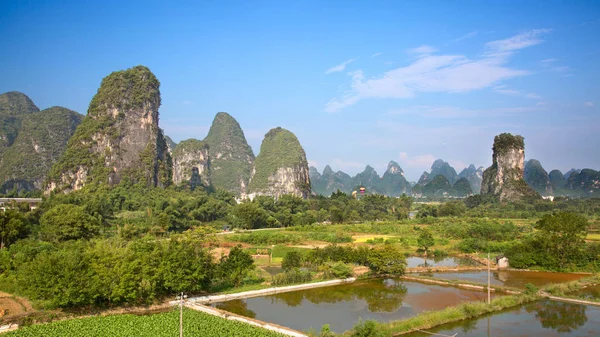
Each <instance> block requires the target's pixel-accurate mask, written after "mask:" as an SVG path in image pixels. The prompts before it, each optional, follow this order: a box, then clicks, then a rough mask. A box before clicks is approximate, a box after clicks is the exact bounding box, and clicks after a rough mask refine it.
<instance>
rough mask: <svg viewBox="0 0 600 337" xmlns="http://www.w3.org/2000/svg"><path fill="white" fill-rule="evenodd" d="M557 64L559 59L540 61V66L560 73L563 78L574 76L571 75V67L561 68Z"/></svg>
mask: <svg viewBox="0 0 600 337" xmlns="http://www.w3.org/2000/svg"><path fill="white" fill-rule="evenodd" d="M557 63H558V60H557V59H545V60H541V61H540V65H541V66H542V67H544V68H546V69H547V70H549V71H553V72H556V73H560V74H562V76H563V77H570V76H573V75H572V74H571V73H570V72H571V70H572V69H571V67H569V66H561V65H558V64H557Z"/></svg>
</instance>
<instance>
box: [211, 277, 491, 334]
mask: <svg viewBox="0 0 600 337" xmlns="http://www.w3.org/2000/svg"><path fill="white" fill-rule="evenodd" d="M486 298H487V294H486V293H484V292H479V291H473V290H464V289H458V288H453V287H444V286H437V285H429V284H421V283H417V282H406V281H400V280H396V279H374V280H364V281H356V282H353V283H350V284H345V285H339V286H332V287H323V288H315V289H307V290H300V291H294V292H289V293H282V294H277V295H270V296H263V297H256V298H248V299H245V300H233V301H228V302H223V303H217V304H214V306H216V307H217V308H220V309H223V310H227V311H230V312H234V313H237V314H240V315H244V316H246V317H251V318H256V319H259V320H262V321H266V322H272V323H276V324H280V325H283V326H287V327H290V328H292V329H296V330H301V331H306V330H309V329H311V328H312V329H315V330H316V331H319V330H320V329H321V326H322V325H323V324H329V325H330V327H331V329H332V330H333V331H335V332H343V331H346V330H348V329H351V328H352V326H353V325H354V324H355V323H356V322H357V321H358V319H359V318H362V319H363V320H366V319H374V320H377V321H380V322H388V321H392V320H398V319H403V318H407V317H411V316H415V315H416V314H418V313H421V312H423V311H426V310H440V309H443V308H445V307H447V306H452V305H455V304H458V303H461V302H467V301H478V300H482V301H483V300H485V299H486Z"/></svg>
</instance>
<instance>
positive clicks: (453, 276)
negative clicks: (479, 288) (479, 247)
mask: <svg viewBox="0 0 600 337" xmlns="http://www.w3.org/2000/svg"><path fill="white" fill-rule="evenodd" d="M422 275H427V276H433V277H437V278H441V279H447V280H463V281H469V282H477V283H482V284H486V283H487V271H485V270H482V271H467V272H448V273H430V274H422ZM585 276H586V275H583V274H569V273H550V272H535V271H520V270H499V271H492V272H491V280H490V281H491V284H493V285H501V286H507V287H515V288H525V285H526V284H527V283H531V284H533V285H535V286H537V287H541V286H545V285H547V284H550V283H562V282H569V281H574V280H578V279H580V278H582V277H585Z"/></svg>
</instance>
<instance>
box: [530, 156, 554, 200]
mask: <svg viewBox="0 0 600 337" xmlns="http://www.w3.org/2000/svg"><path fill="white" fill-rule="evenodd" d="M524 172H525V173H524V176H523V177H524V179H525V182H526V183H527V184H528V185H529V186H531V188H533V189H534V190H535V191H536V192H538V193H540V194H541V195H552V193H553V189H552V185H551V184H550V177H549V176H548V173H547V172H546V170H544V168H543V167H542V164H541V163H540V162H539V160H536V159H530V160H528V161H527V164H525V169H524Z"/></svg>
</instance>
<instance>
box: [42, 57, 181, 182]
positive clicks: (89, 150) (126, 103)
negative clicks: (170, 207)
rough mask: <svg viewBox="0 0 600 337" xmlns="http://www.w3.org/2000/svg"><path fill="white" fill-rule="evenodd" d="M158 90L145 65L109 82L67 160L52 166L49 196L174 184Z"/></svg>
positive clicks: (94, 101)
mask: <svg viewBox="0 0 600 337" xmlns="http://www.w3.org/2000/svg"><path fill="white" fill-rule="evenodd" d="M159 86H160V83H159V81H158V79H157V78H156V77H155V76H154V74H153V73H152V72H151V71H150V69H148V68H146V67H144V66H136V67H133V68H130V69H127V70H123V71H116V72H113V73H111V74H110V75H108V76H107V77H105V78H104V79H103V80H102V84H101V85H100V88H99V89H98V92H97V93H96V95H95V96H94V98H93V99H92V101H91V103H90V106H89V108H88V113H87V115H86V116H85V118H84V119H83V121H82V122H81V124H80V125H79V126H78V127H77V129H76V131H75V134H74V135H73V137H71V139H70V140H69V143H68V145H67V149H66V151H65V153H64V155H63V156H62V157H61V159H60V160H59V161H58V162H57V163H56V164H55V165H54V166H53V167H52V171H51V173H50V175H49V181H48V184H47V186H46V192H49V191H53V190H54V191H63V192H69V191H73V190H78V189H81V188H83V187H84V186H86V185H87V184H90V183H96V184H107V185H109V186H113V185H117V184H119V183H121V182H124V181H125V182H129V183H134V184H135V183H144V184H146V185H147V186H167V185H169V184H171V182H172V161H171V156H170V154H169V151H168V147H167V144H166V141H165V138H164V136H163V133H162V130H160V128H159V127H158V108H159V106H160V104H161V99H160V90H159Z"/></svg>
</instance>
